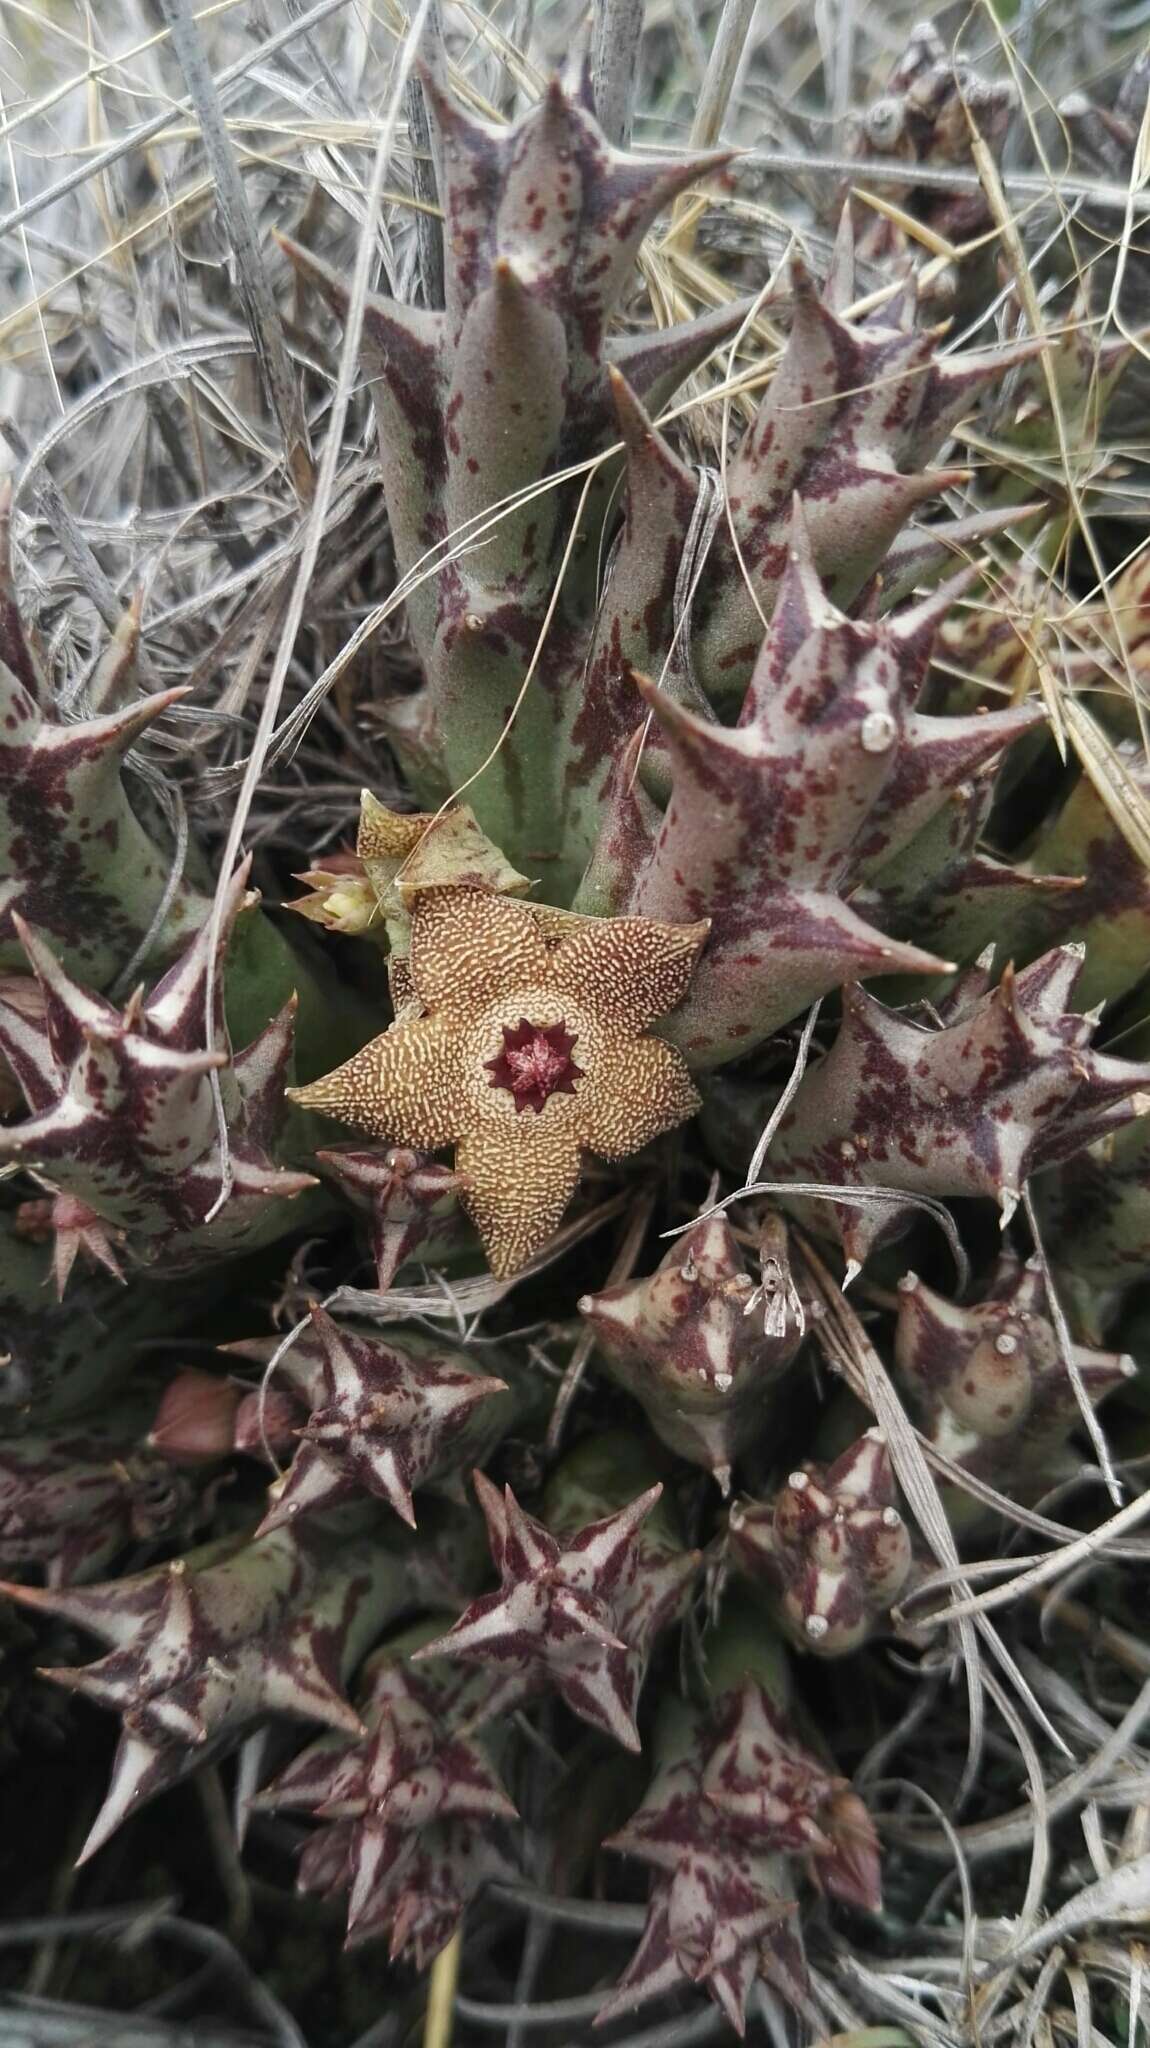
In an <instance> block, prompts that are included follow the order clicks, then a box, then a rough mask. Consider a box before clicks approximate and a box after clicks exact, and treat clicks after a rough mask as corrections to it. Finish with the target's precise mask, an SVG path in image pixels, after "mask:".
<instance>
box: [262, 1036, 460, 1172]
mask: <svg viewBox="0 0 1150 2048" xmlns="http://www.w3.org/2000/svg"><path fill="white" fill-rule="evenodd" d="M454 1038H455V1027H454V1026H453V1025H452V1023H451V1022H450V1020H449V1019H447V1018H441V1017H404V1018H402V1019H401V1021H400V1022H399V1023H398V1024H393V1025H392V1026H391V1029H390V1030H389V1031H384V1032H383V1033H381V1035H380V1036H379V1037H378V1038H373V1039H372V1040H371V1042H370V1044H368V1045H365V1046H363V1047H362V1049H361V1050H360V1051H359V1052H357V1053H355V1054H354V1055H353V1057H352V1058H351V1059H350V1060H345V1061H344V1064H343V1066H342V1067H336V1068H334V1069H333V1071H332V1072H331V1073H330V1074H325V1075H324V1076H323V1078H322V1080H319V1081H312V1082H310V1083H309V1084H308V1086H307V1087H306V1088H289V1089H288V1091H287V1092H288V1094H289V1095H290V1096H291V1099H292V1101H293V1102H298V1103H299V1104H300V1105H301V1106H302V1107H303V1108H304V1109H318V1110H322V1111H323V1112H324V1114H325V1115H327V1116H334V1117H339V1118H340V1120H341V1121H342V1122H343V1123H347V1124H351V1125H352V1126H353V1127H354V1128H355V1129H356V1130H359V1131H370V1132H371V1134H372V1136H373V1137H376V1138H391V1139H393V1140H394V1141H395V1143H396V1144H399V1145H418V1146H420V1147H422V1148H423V1149H424V1150H425V1151H428V1152H434V1151H435V1150H436V1149H437V1147H438V1146H440V1145H449V1144H450V1143H451V1142H452V1140H453V1139H454V1138H456V1137H458V1135H459V1129H460V1119H461V1116H462V1115H463V1114H464V1110H463V1100H464V1097H463V1089H462V1087H461V1084H460V1072H459V1052H458V1046H457V1044H455V1043H454V1042H453V1041H454Z"/></svg>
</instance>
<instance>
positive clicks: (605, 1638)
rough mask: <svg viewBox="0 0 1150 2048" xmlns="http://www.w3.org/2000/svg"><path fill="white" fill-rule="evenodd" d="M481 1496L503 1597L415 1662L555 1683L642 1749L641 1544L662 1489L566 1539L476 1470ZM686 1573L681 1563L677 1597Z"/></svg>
mask: <svg viewBox="0 0 1150 2048" xmlns="http://www.w3.org/2000/svg"><path fill="white" fill-rule="evenodd" d="M475 1490H476V1493H477V1494H478V1496H479V1503H480V1506H481V1507H482V1509H483V1513H484V1515H485V1517H486V1520H487V1528H488V1534H489V1535H490V1538H491V1552H492V1556H493V1557H494V1559H495V1562H496V1565H497V1566H498V1568H499V1575H500V1579H501V1584H500V1587H499V1590H498V1591H497V1592H494V1593H484V1594H482V1595H481V1597H480V1598H479V1599H478V1600H474V1601H473V1602H472V1604H471V1606H470V1607H469V1608H468V1609H467V1610H466V1612H465V1613H464V1614H462V1615H460V1617H459V1620H458V1621H457V1622H456V1623H455V1625H454V1627H453V1628H450V1629H448V1631H447V1634H446V1635H445V1636H441V1637H440V1638H439V1640H438V1641H436V1642H434V1643H429V1644H428V1645H427V1647H426V1649H424V1650H419V1651H417V1652H416V1656H417V1657H431V1656H445V1657H465V1658H467V1659H468V1660H469V1661H470V1662H472V1663H476V1664H494V1665H496V1666H500V1667H502V1669H503V1670H504V1671H505V1672H509V1671H513V1670H519V1671H524V1672H525V1673H526V1674H527V1675H528V1677H529V1681H530V1690H531V1691H539V1690H542V1689H543V1688H544V1687H545V1686H548V1685H550V1686H553V1687H554V1689H555V1691H556V1692H558V1693H559V1695H560V1697H561V1698H562V1699H564V1700H565V1701H566V1702H567V1705H568V1706H569V1707H570V1708H571V1710H572V1712H573V1713H575V1714H578V1715H579V1717H580V1719H581V1720H583V1721H588V1722H590V1724H591V1726H592V1727H593V1728H601V1729H602V1730H603V1732H604V1733H605V1734H607V1735H612V1736H614V1737H615V1740H616V1741H617V1742H621V1743H623V1744H624V1746H625V1747H626V1748H627V1749H633V1750H637V1749H638V1748H639V1734H638V1730H637V1729H636V1727H635V1718H634V1708H635V1698H636V1695H637V1692H638V1683H637V1681H636V1677H635V1672H634V1670H633V1668H632V1664H633V1659H632V1658H631V1657H630V1656H629V1654H628V1653H629V1652H633V1651H635V1650H639V1649H641V1648H642V1647H644V1646H645V1644H646V1643H647V1642H648V1641H649V1639H650V1632H651V1614H650V1602H647V1601H642V1600H636V1598H635V1597H634V1596H635V1593H636V1587H637V1580H638V1575H639V1564H640V1552H639V1546H638V1541H637V1538H638V1531H639V1528H640V1525H641V1524H642V1522H643V1521H644V1519H645V1518H646V1516H647V1515H649V1514H650V1512H651V1509H652V1508H653V1507H654V1505H655V1502H656V1501H657V1500H658V1499H659V1496H660V1495H661V1493H662V1491H663V1489H662V1487H661V1486H652V1487H650V1488H649V1489H648V1491H647V1492H646V1493H643V1494H640V1496H639V1498H638V1500H634V1501H632V1502H631V1504H630V1506H629V1507H625V1508H623V1509H621V1510H620V1512H619V1513H618V1514H615V1515H608V1516H607V1517H606V1518H605V1519H604V1520H603V1521H599V1522H591V1523H589V1524H588V1526H587V1527H586V1528H585V1529H581V1530H579V1532H578V1533H577V1534H576V1535H574V1536H570V1537H565V1538H564V1539H563V1540H562V1541H560V1540H559V1538H557V1537H555V1536H553V1535H552V1534H551V1531H550V1530H549V1529H546V1528H544V1526H543V1524H542V1522H537V1521H535V1519H534V1518H533V1516H531V1515H525V1514H524V1512H523V1509H522V1508H521V1507H520V1505H519V1503H518V1501H517V1500H516V1498H515V1495H514V1494H513V1493H512V1491H511V1488H510V1487H506V1488H505V1489H504V1492H503V1494H502V1495H500V1493H499V1492H498V1490H497V1489H496V1488H495V1487H494V1486H492V1484H491V1482H490V1480H488V1479H485V1478H484V1477H483V1474H482V1473H481V1472H477V1473H476V1474H475ZM686 1569H688V1567H686V1566H685V1565H684V1564H683V1563H680V1564H679V1568H678V1570H677V1572H676V1575H675V1588H674V1589H673V1590H674V1591H677V1590H678V1589H679V1588H680V1587H681V1586H682V1584H683V1580H684V1574H685V1571H686ZM663 1590H664V1592H668V1589H667V1588H664V1589H663ZM668 1596H669V1597H670V1594H669V1595H668ZM661 1605H662V1603H661V1602H660V1607H661ZM641 1675H642V1673H641V1670H640V1672H639V1677H640V1678H641Z"/></svg>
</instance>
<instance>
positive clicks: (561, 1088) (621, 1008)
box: [289, 887, 707, 1276]
mask: <svg viewBox="0 0 1150 2048" xmlns="http://www.w3.org/2000/svg"><path fill="white" fill-rule="evenodd" d="M557 931H558V933H559V936H556V932H557ZM706 934H707V925H706V923H702V924H694V925H665V924H657V923H654V922H652V921H651V920H649V919H646V918H630V917H628V918H587V919H585V920H574V919H571V918H567V919H563V920H559V921H558V923H557V924H556V922H555V921H554V920H546V919H545V920H541V919H540V918H539V917H538V916H537V915H536V913H535V912H534V911H533V910H532V909H530V908H528V906H527V905H526V904H522V903H517V902H514V901H512V900H511V899H510V898H508V897H505V896H498V895H495V894H493V893H492V892H490V891H489V890H486V889H476V888H459V887H447V888H430V889H425V890H422V891H421V892H420V894H419V895H418V897H417V898H416V900H415V905H414V909H413V912H412V925H411V954H410V959H409V962H408V969H409V976H410V984H411V988H412V990H413V993H414V996H415V998H416V1000H417V1001H418V1004H419V1006H420V1007H419V1010H418V1011H417V1010H416V1009H415V1008H414V1006H413V1007H412V1008H411V1009H407V1010H405V1012H404V1014H403V1015H402V1016H401V1017H400V1018H399V1019H398V1020H397V1022H396V1023H395V1024H393V1025H392V1026H391V1028H390V1029H389V1030H388V1031H385V1032H384V1033H383V1034H382V1036H381V1037H379V1038H376V1039H373V1040H372V1041H371V1043H370V1044H369V1045H366V1046H364V1048H363V1050H362V1051H361V1052H358V1053H356V1055H355V1057H354V1058H353V1059H350V1060H348V1061H347V1062H346V1063H345V1065H343V1066H342V1067H337V1068H336V1070H335V1072H334V1073H331V1074H328V1075H326V1076H325V1077H324V1079H322V1080H320V1081H315V1082H313V1083H312V1084H311V1086H310V1087H307V1088H299V1089H294V1090H289V1093H290V1094H291V1095H292V1098H293V1100H294V1101H296V1102H300V1103H302V1104H303V1105H304V1106H305V1107H306V1108H309V1109H318V1110H323V1111H326V1112H327V1113H329V1114H330V1115H333V1116H338V1117H342V1118H343V1119H344V1120H345V1121H346V1122H348V1123H351V1124H354V1125H355V1126H356V1127H357V1128H359V1129H361V1130H366V1131H370V1132H371V1133H372V1135H373V1136H376V1137H387V1138H391V1139H394V1140H395V1141H396V1142H397V1143H398V1144H402V1145H414V1146H420V1147H423V1148H425V1149H428V1150H436V1149H438V1148H439V1147H440V1146H443V1145H451V1144H453V1145H454V1146H455V1148H456V1168H457V1171H458V1173H459V1176H460V1179H461V1182H462V1192H463V1200H464V1203H465V1205H466V1207H467V1209H468V1211H469V1213H470V1214H471V1216H472V1219H473V1220H474V1222H475V1224H476V1227H477V1229H478V1231H479V1234H480V1237H481V1238H482V1240H483V1245H484V1249H485V1251H486V1253H487V1256H488V1260H489V1262H490V1265H491V1269H492V1271H493V1272H494V1273H496V1274H497V1275H500V1276H502V1275H505V1274H508V1273H512V1272H514V1271H515V1269H516V1268H517V1267H518V1266H521V1265H522V1264H523V1262H524V1261H525V1260H526V1259H528V1258H530V1257H531V1255H532V1253H533V1252H536V1251H538V1249H539V1248H540V1246H541V1245H543V1244H545V1243H546V1242H547V1239H548V1238H549V1237H550V1236H552V1234H553V1233H554V1231H555V1230H556V1229H557V1228H558V1225H559V1223H560V1220H561V1218H562V1216H563V1212H564V1210H565V1209H566V1207H567V1204H568V1202H569V1201H570V1199H571V1196H572V1194H573V1193H574V1191H575V1187H576V1184H577V1182H578V1179H579V1167H580V1155H581V1153H582V1152H583V1151H584V1150H587V1151H590V1152H595V1153H598V1154H599V1155H600V1156H601V1157H603V1158H606V1159H620V1158H623V1157H625V1156H626V1154H628V1153H630V1152H637V1151H639V1150H640V1149H641V1147H642V1146H644V1145H646V1144H649V1143H650V1141H651V1139H652V1138H656V1137H658V1136H659V1134H660V1132H662V1131H666V1130H670V1129H671V1128H672V1127H673V1126H674V1125H675V1124H679V1123H682V1122H683V1120H684V1118H686V1117H688V1116H690V1115H692V1113H693V1112H694V1110H695V1109H697V1107H698V1101H699V1098H698V1096H697V1095H696V1093H695V1089H694V1087H693V1085H692V1082H691V1078H690V1075H689V1074H688V1072H687V1068H686V1065H685V1063H684V1061H683V1059H682V1057H681V1055H680V1054H679V1053H677V1052H676V1051H675V1050H674V1049H673V1048H672V1047H671V1046H669V1045H666V1044H664V1043H663V1041H662V1040H661V1039H657V1038H649V1037H646V1036H645V1035H644V1034H645V1032H646V1030H647V1027H648V1026H649V1025H650V1024H651V1023H653V1022H654V1020H655V1019H656V1018H657V1017H661V1016H663V1015H665V1013H666V1012H667V1011H668V1010H672V1009H674V1007H675V1005H676V1004H677V1003H678V1002H679V1001H680V1000H681V999H682V997H683V995H684V994H685V992H686V989H687V986H688V983H689V982H690V979H691V974H692V971H693V969H694V966H695V962H696V960H697V958H698V955H699V951H700V948H701V946H702V944H703V941H704V939H705V938H706Z"/></svg>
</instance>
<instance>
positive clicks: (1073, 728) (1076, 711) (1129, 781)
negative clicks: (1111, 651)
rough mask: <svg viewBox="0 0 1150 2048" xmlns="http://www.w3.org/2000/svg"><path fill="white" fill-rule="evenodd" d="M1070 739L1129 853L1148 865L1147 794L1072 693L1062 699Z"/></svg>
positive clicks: (1149, 811) (1149, 824)
mask: <svg viewBox="0 0 1150 2048" xmlns="http://www.w3.org/2000/svg"><path fill="white" fill-rule="evenodd" d="M1062 718H1063V723H1064V725H1065V727H1066V731H1067V734H1068V736H1069V739H1070V743H1071V745H1072V746H1073V748H1074V751H1075V753H1076V754H1077V756H1078V758H1079V760H1080V761H1081V763H1082V766H1083V769H1084V770H1085V772H1086V774H1087V775H1088V776H1089V778H1090V781H1091V783H1092V785H1093V787H1094V789H1095V790H1096V791H1097V793H1098V795H1099V797H1100V799H1101V801H1102V802H1103V803H1104V804H1105V806H1106V809H1107V810H1108V812H1109V813H1110V816H1111V817H1112V818H1113V820H1114V823H1115V824H1116V825H1117V827H1118V830H1119V831H1120V832H1121V834H1122V837H1123V838H1124V839H1125V841H1126V844H1127V845H1128V846H1129V848H1130V850H1131V852H1132V853H1135V854H1137V856H1138V859H1139V860H1140V861H1142V862H1143V863H1144V865H1145V866H1146V867H1147V868H1150V798H1148V797H1147V795H1146V793H1145V791H1144V790H1142V789H1140V788H1139V786H1138V784H1137V782H1136V781H1135V779H1134V777H1133V776H1132V775H1131V773H1130V771H1129V769H1128V768H1127V766H1126V763H1125V762H1124V760H1123V758H1122V756H1121V754H1120V753H1119V751H1118V748H1117V747H1116V746H1115V744H1114V742H1113V740H1112V739H1111V738H1110V736H1109V734H1108V733H1107V732H1105V731H1104V729H1103V728H1102V726H1100V725H1099V724H1098V721H1097V720H1096V719H1095V717H1094V716H1093V714H1092V713H1091V712H1090V711H1088V710H1087V708H1086V706H1085V705H1084V704H1083V703H1082V702H1081V701H1080V700H1079V699H1078V698H1076V697H1071V696H1066V697H1064V698H1063V700H1062Z"/></svg>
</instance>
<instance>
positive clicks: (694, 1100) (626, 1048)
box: [576, 1038, 699, 1159]
mask: <svg viewBox="0 0 1150 2048" xmlns="http://www.w3.org/2000/svg"><path fill="white" fill-rule="evenodd" d="M698 1107H699V1096H698V1093H697V1091H696V1089H695V1086H694V1083H693V1082H692V1080H691V1076H690V1074H689V1073H688V1072H687V1067H686V1063H685V1061H684V1060H683V1057H682V1054H681V1053H678V1052H676V1050H675V1048H674V1046H673V1045H665V1044H664V1043H663V1040H662V1039H661V1038H632V1039H629V1040H628V1041H626V1042H625V1043H623V1044H620V1045H609V1046H604V1048H603V1052H602V1054H601V1056H600V1058H599V1059H598V1060H597V1061H596V1063H595V1067H594V1070H593V1072H591V1073H589V1074H588V1076H587V1079H586V1080H585V1081H584V1082H583V1083H582V1084H581V1086H580V1089H579V1094H578V1098H577V1103H576V1116H577V1121H578V1128H579V1135H580V1137H581V1138H582V1140H583V1143H584V1144H585V1145H586V1147H587V1149H588V1151H589V1152H597V1153H598V1154H599V1157H600V1158H601V1159H624V1158H626V1156H627V1154H628V1153H629V1152H638V1151H640V1150H641V1149H642V1147H643V1146H644V1145H649V1144H650V1142H651V1140H652V1138H657V1137H659V1136H660V1135H661V1133H662V1132H663V1131H670V1130H673V1129H674V1127H675V1125H676V1124H681V1123H684V1122H685V1121H686V1119H687V1118H688V1117H689V1116H694V1114H695V1111H696V1110H697V1109H698Z"/></svg>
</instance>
